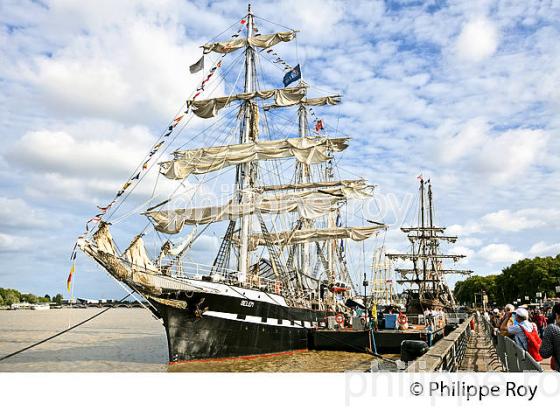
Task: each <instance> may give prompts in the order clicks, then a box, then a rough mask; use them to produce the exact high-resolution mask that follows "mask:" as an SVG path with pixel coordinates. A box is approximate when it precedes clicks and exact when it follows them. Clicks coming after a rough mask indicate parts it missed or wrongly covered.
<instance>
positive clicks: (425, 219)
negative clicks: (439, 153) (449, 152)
mask: <svg viewBox="0 0 560 410" xmlns="http://www.w3.org/2000/svg"><path fill="white" fill-rule="evenodd" d="M418 179H419V183H420V186H419V190H418V193H419V195H418V198H419V201H418V223H417V224H416V226H408V227H401V231H402V232H403V233H405V234H406V237H407V239H408V241H409V242H410V253H387V254H386V256H387V257H388V258H390V259H391V260H393V261H398V260H401V261H406V262H408V264H409V266H408V267H401V268H396V269H395V272H396V274H397V275H398V279H397V283H398V284H400V285H403V287H405V291H404V293H405V297H406V311H407V313H413V314H414V313H419V314H422V313H424V312H425V311H426V310H436V311H446V312H453V311H455V310H456V307H457V306H456V302H455V298H454V297H453V292H452V291H451V289H450V288H449V286H448V285H447V281H446V276H448V275H470V274H472V271H471V270H465V269H446V268H445V267H444V265H443V261H445V260H452V261H453V262H457V261H459V260H460V259H462V258H465V255H456V254H445V253H442V252H441V244H442V243H455V242H457V236H450V235H446V234H445V229H446V228H445V227H443V226H437V225H436V224H435V221H434V202H433V194H432V184H431V181H430V180H427V181H425V180H424V178H423V177H422V176H421V175H420V176H419V177H418ZM410 265H412V266H410Z"/></svg>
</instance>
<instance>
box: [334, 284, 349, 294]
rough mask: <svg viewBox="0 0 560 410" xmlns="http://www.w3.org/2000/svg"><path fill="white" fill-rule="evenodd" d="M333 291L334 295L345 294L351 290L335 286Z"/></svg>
mask: <svg viewBox="0 0 560 410" xmlns="http://www.w3.org/2000/svg"><path fill="white" fill-rule="evenodd" d="M331 290H332V292H333V293H343V292H346V291H347V290H349V289H348V288H341V287H338V286H334V287H333V288H332V289H331Z"/></svg>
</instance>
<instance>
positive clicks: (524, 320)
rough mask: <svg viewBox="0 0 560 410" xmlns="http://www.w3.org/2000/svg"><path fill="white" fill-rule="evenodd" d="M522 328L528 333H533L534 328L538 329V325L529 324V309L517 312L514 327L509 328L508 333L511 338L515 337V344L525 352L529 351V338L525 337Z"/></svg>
mask: <svg viewBox="0 0 560 410" xmlns="http://www.w3.org/2000/svg"><path fill="white" fill-rule="evenodd" d="M522 327H523V329H525V331H526V332H527V333H531V332H532V331H533V328H536V325H535V324H534V323H532V322H529V312H527V309H525V308H521V307H520V308H518V309H517V310H516V311H515V321H514V323H513V325H511V326H508V328H507V331H508V334H509V335H510V336H513V340H514V341H515V343H517V344H518V345H519V346H521V347H522V348H523V349H524V350H527V349H528V346H527V336H525V332H523V329H521V328H522Z"/></svg>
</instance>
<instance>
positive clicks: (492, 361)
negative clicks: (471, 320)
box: [458, 321, 504, 372]
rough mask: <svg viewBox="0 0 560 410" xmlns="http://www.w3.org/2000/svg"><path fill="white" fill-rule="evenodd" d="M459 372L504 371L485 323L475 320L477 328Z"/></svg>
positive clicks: (470, 339)
mask: <svg viewBox="0 0 560 410" xmlns="http://www.w3.org/2000/svg"><path fill="white" fill-rule="evenodd" d="M458 371H459V372H503V371H504V368H503V366H502V363H501V361H500V358H499V356H498V353H497V351H496V348H495V347H494V344H493V343H492V336H491V335H490V334H489V333H488V331H487V329H486V327H485V325H484V323H482V322H481V321H476V322H475V329H474V332H473V334H472V335H471V337H470V338H469V342H468V344H467V348H466V351H465V355H464V356H463V360H461V363H460V365H459V369H458Z"/></svg>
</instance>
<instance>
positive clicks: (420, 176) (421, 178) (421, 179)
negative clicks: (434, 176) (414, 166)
mask: <svg viewBox="0 0 560 410" xmlns="http://www.w3.org/2000/svg"><path fill="white" fill-rule="evenodd" d="M416 179H417V180H418V181H423V180H424V177H423V176H422V174H420V175H418V176H417V177H416Z"/></svg>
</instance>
